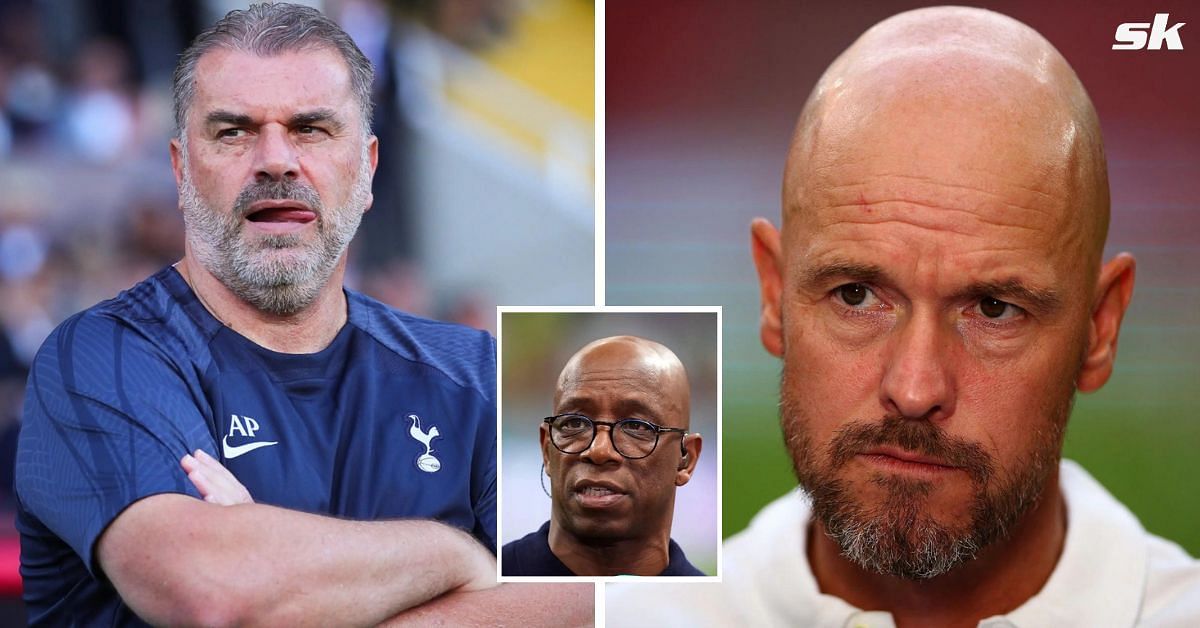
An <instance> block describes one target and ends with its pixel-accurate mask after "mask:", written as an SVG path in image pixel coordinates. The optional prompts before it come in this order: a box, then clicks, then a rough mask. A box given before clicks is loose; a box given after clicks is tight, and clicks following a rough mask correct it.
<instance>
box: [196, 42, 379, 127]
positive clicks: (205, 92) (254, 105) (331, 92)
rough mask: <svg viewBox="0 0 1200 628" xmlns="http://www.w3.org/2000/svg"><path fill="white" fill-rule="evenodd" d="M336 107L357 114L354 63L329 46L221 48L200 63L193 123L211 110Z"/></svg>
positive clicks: (270, 111) (266, 111) (268, 111)
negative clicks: (271, 50)
mask: <svg viewBox="0 0 1200 628" xmlns="http://www.w3.org/2000/svg"><path fill="white" fill-rule="evenodd" d="M315 109H333V110H336V111H337V112H338V113H339V114H340V115H343V116H345V117H353V118H354V119H357V116H358V113H357V112H356V111H355V109H356V101H355V96H354V92H353V86H352V81H351V76H350V68H349V66H348V65H347V63H346V61H345V60H344V59H343V58H342V56H341V55H340V54H339V53H338V52H337V51H336V50H334V49H333V48H330V47H327V46H306V47H302V48H299V49H295V50H285V51H281V52H279V53H276V54H270V55H259V54H256V53H253V52H247V51H243V50H237V49H232V48H224V47H218V48H214V49H213V50H210V51H208V52H206V53H204V55H203V56H202V57H200V60H199V61H198V62H197V64H196V78H195V98H194V100H193V103H192V104H191V107H190V108H189V112H188V117H189V120H191V121H192V122H196V121H203V120H204V117H205V116H206V115H208V114H209V113H211V111H212V110H222V111H229V112H231V113H237V114H246V113H253V112H258V113H264V114H276V113H280V112H294V111H301V110H315Z"/></svg>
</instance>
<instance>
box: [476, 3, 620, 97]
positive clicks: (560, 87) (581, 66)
mask: <svg viewBox="0 0 1200 628" xmlns="http://www.w3.org/2000/svg"><path fill="white" fill-rule="evenodd" d="M595 34H596V30H595V4H594V3H593V2H591V1H590V0H533V1H531V2H527V3H526V6H525V8H524V9H523V10H522V12H521V16H520V18H519V19H518V20H517V21H516V24H515V26H514V29H513V37H512V38H511V39H508V40H506V41H505V42H503V43H502V44H500V45H499V46H496V47H495V48H494V49H492V50H490V51H488V52H487V53H485V54H484V55H483V59H484V61H486V62H487V63H488V64H489V65H491V66H492V67H494V68H495V69H497V70H499V71H500V72H502V73H504V74H506V75H508V76H509V77H511V78H513V79H516V80H517V81H519V82H521V83H522V84H524V85H526V86H527V87H530V88H531V89H533V90H534V91H536V92H538V93H540V94H542V95H544V96H546V97H547V98H549V99H550V100H552V101H554V102H556V103H558V104H559V105H561V106H563V107H565V108H566V109H568V110H569V111H571V112H572V113H574V114H575V115H577V116H579V117H581V118H583V119H584V120H588V121H592V120H595V113H596V112H595V68H596V66H595V54H596V51H595V50H596V49H595V45H594V44H595Z"/></svg>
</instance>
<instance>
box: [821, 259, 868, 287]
mask: <svg viewBox="0 0 1200 628" xmlns="http://www.w3.org/2000/svg"><path fill="white" fill-rule="evenodd" d="M886 277H887V273H886V272H884V270H883V267H882V266H878V265H876V264H861V263H858V262H851V261H848V260H833V261H831V262H829V263H826V264H822V265H820V266H815V267H812V268H806V269H804V270H803V271H802V272H801V274H800V282H801V283H802V284H804V285H806V286H819V285H822V284H826V283H829V282H830V281H833V280H835V279H841V280H849V281H850V282H853V283H880V280H881V279H884V278H886Z"/></svg>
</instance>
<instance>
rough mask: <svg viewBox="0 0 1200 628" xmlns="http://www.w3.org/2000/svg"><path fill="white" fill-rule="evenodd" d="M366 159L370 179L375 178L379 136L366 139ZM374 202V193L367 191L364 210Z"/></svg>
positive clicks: (377, 165)
mask: <svg viewBox="0 0 1200 628" xmlns="http://www.w3.org/2000/svg"><path fill="white" fill-rule="evenodd" d="M367 159H369V160H370V161H371V180H372V181H374V180H375V170H376V168H378V167H379V138H378V137H375V136H374V135H372V136H371V137H370V139H368V140H367ZM374 204H375V193H374V192H370V191H368V192H367V206H366V207H364V208H363V211H364V212H366V211H368V210H370V209H371V206H372V205H374Z"/></svg>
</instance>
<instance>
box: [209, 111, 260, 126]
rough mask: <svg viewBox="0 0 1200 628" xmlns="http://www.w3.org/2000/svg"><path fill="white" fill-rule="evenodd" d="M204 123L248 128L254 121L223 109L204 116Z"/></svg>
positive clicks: (244, 115) (241, 114)
mask: <svg viewBox="0 0 1200 628" xmlns="http://www.w3.org/2000/svg"><path fill="white" fill-rule="evenodd" d="M204 122H205V123H207V124H222V123H223V124H232V125H235V126H249V125H251V124H253V123H254V120H253V119H252V118H251V117H250V116H248V115H246V114H244V113H233V112H232V111H225V110H224V109H217V110H216V111H210V112H209V114H208V115H206V116H204Z"/></svg>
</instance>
